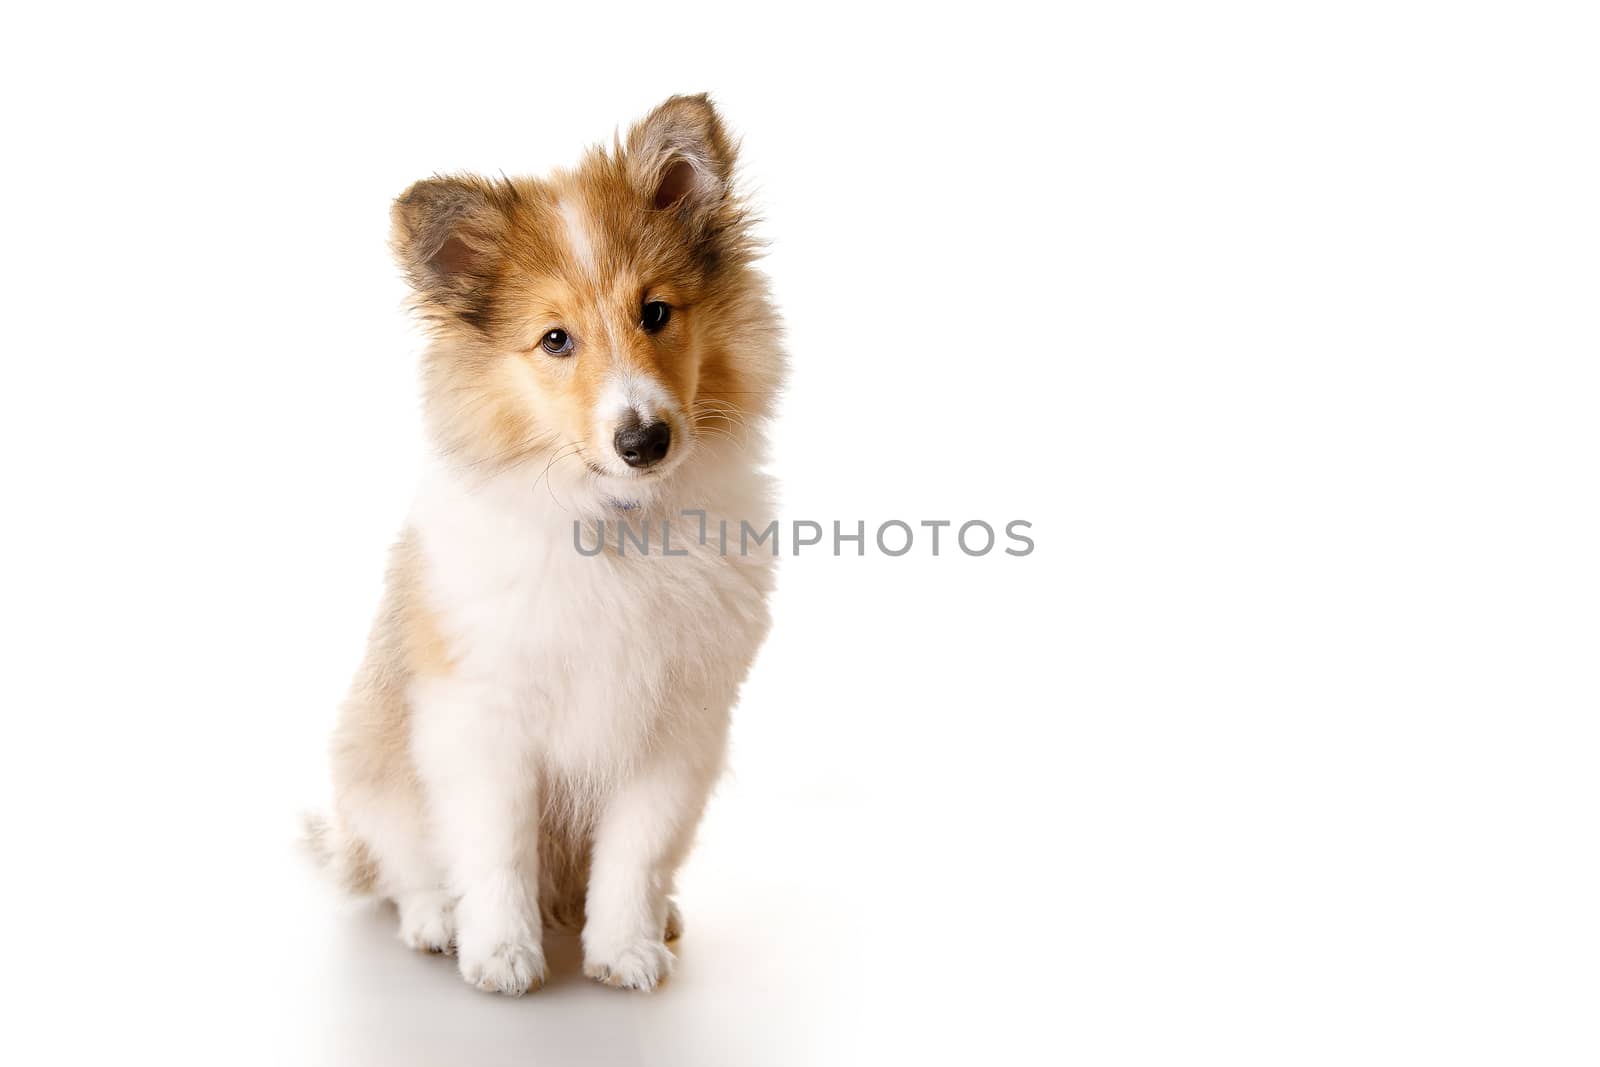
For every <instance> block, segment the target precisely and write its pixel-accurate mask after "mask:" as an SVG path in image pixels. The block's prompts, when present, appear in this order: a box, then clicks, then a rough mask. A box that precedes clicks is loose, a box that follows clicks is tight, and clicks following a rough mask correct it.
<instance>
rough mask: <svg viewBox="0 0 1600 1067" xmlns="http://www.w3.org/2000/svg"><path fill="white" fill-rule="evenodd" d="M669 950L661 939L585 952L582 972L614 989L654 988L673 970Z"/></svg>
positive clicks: (645, 989) (670, 951)
mask: <svg viewBox="0 0 1600 1067" xmlns="http://www.w3.org/2000/svg"><path fill="white" fill-rule="evenodd" d="M673 959H674V957H673V955H672V950H671V949H669V948H667V946H666V943H665V942H663V941H650V940H642V939H641V940H639V941H635V942H633V943H632V944H630V945H627V946H625V947H624V948H623V949H622V950H621V951H618V952H610V953H596V954H586V957H585V959H584V961H583V973H584V974H586V975H588V976H589V977H590V978H593V979H594V980H595V981H597V982H603V983H604V984H606V985H608V986H614V987H615V988H617V989H642V990H644V991H646V992H649V991H650V990H652V989H654V988H655V987H656V986H657V985H658V984H659V983H660V982H661V981H662V979H664V978H666V977H667V976H668V975H669V974H671V973H672V962H673Z"/></svg>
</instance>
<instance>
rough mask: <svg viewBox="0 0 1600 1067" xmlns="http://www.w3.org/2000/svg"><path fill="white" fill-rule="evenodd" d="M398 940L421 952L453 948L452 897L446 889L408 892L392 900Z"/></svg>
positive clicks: (453, 921)
mask: <svg viewBox="0 0 1600 1067" xmlns="http://www.w3.org/2000/svg"><path fill="white" fill-rule="evenodd" d="M395 906H396V907H397V908H399V909H400V940H401V941H403V942H404V943H405V945H406V947H407V948H414V949H417V950H419V951H422V952H444V953H447V954H448V953H450V952H453V951H455V939H456V915H455V901H454V900H452V899H451V898H450V896H449V895H448V894H446V893H411V894H408V895H406V896H404V897H401V898H400V899H399V900H397V901H395Z"/></svg>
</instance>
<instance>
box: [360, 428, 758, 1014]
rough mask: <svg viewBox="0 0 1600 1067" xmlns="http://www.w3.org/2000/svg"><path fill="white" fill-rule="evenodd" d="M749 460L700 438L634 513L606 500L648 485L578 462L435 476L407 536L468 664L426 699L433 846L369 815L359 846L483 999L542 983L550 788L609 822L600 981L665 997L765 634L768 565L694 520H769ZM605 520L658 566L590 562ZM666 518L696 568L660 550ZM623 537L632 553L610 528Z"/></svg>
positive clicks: (459, 660) (592, 888)
mask: <svg viewBox="0 0 1600 1067" xmlns="http://www.w3.org/2000/svg"><path fill="white" fill-rule="evenodd" d="M742 455H743V454H742V453H730V454H728V455H724V454H722V453H720V452H719V451H718V450H717V448H716V447H714V446H702V447H700V448H699V449H697V450H696V454H695V456H694V457H693V462H690V463H686V465H685V468H684V469H683V470H682V471H681V476H680V477H677V478H674V479H672V480H671V481H670V483H666V484H663V485H661V486H660V487H658V488H656V489H655V490H654V491H653V494H652V495H650V496H649V497H648V498H647V499H646V500H645V502H643V503H642V504H641V505H640V506H639V507H637V508H636V509H635V510H633V511H630V512H628V513H626V514H622V513H618V512H617V511H615V510H614V508H613V507H612V506H611V505H610V504H608V501H614V500H615V499H617V497H618V495H620V494H622V493H624V492H628V493H630V495H631V496H633V497H638V496H639V495H640V494H639V493H638V492H637V490H636V489H631V488H630V487H629V486H628V484H627V482H628V480H626V479H595V478H594V477H593V476H592V475H589V474H587V473H586V472H582V471H581V470H580V469H579V468H578V467H577V465H576V464H568V465H562V467H561V468H560V469H551V470H544V469H543V468H544V466H545V463H544V461H542V460H541V461H538V462H537V463H535V464H532V465H530V466H527V467H521V468H517V469H513V470H510V471H506V472H503V473H500V474H497V475H494V476H492V477H489V478H487V479H485V478H483V477H481V476H478V475H473V474H470V473H467V472H463V471H459V470H456V469H454V468H452V467H451V466H450V465H449V464H448V463H447V462H446V461H444V460H435V461H433V462H432V463H431V464H430V466H429V467H428V469H427V471H426V472H425V475H424V477H423V480H422V484H421V487H420V489H419V492H418V495H417V498H416V503H415V506H414V508H413V511H412V514H411V525H412V528H413V530H414V531H415V533H416V536H417V538H418V544H419V548H420V550H421V553H422V557H423V559H424V561H425V564H426V568H425V569H426V580H427V588H426V596H427V600H428V602H429V606H430V607H431V608H432V610H433V612H434V614H435V615H436V616H437V618H438V620H439V622H440V625H441V628H442V629H443V631H444V634H445V636H446V639H447V640H448V642H449V643H450V645H451V648H452V650H453V651H454V652H455V654H456V655H455V662H454V667H453V669H452V671H451V673H450V674H449V676H448V677H443V678H427V679H421V680H418V681H416V682H415V683H414V684H413V685H412V688H411V692H410V694H409V696H410V704H411V708H412V726H411V729H412V739H411V740H412V744H411V748H412V756H413V759H414V761H415V763H416V766H417V769H418V773H419V776H420V778H421V780H422V786H423V792H424V794H425V795H426V796H427V798H428V833H427V839H426V840H425V841H419V840H417V838H416V835H415V834H414V833H413V834H411V835H409V837H408V835H407V834H405V833H404V832H403V831H402V830H400V829H399V826H400V819H399V818H398V816H397V817H396V819H395V821H394V823H393V825H391V826H389V827H383V826H380V825H378V824H380V823H381V822H383V821H384V820H383V819H382V818H381V817H379V816H376V815H373V816H369V818H368V821H369V822H370V823H371V824H372V825H371V826H366V827H363V828H362V836H363V837H364V839H365V840H366V841H367V842H368V844H369V846H370V847H372V848H373V850H374V851H375V852H377V853H378V854H379V855H378V859H379V864H380V866H381V867H383V868H384V869H386V870H387V869H389V868H390V866H391V864H394V865H396V866H397V867H398V868H399V869H402V870H411V871H415V872H417V874H416V877H417V878H419V879H420V881H419V882H418V883H417V886H420V887H422V888H421V889H420V891H419V889H418V887H417V886H413V887H408V891H407V892H404V893H401V892H395V891H394V890H398V889H399V887H391V890H390V891H391V892H392V895H395V896H396V898H397V900H398V902H399V903H400V907H401V920H402V937H403V938H404V939H405V940H406V941H407V942H408V943H410V944H413V945H416V946H418V947H424V948H435V949H437V948H443V947H444V945H443V944H442V943H441V942H442V941H443V940H445V938H446V934H447V933H453V936H454V939H455V943H456V947H457V952H458V955H459V962H460V968H461V973H462V975H463V977H465V978H466V979H467V980H468V981H469V982H472V983H473V984H474V985H477V986H479V987H480V988H484V989H491V990H498V991H501V992H506V993H521V992H524V991H526V990H527V989H529V988H532V987H535V986H536V985H537V984H538V983H539V982H541V981H542V980H543V977H544V955H543V952H542V949H541V945H540V924H539V909H538V902H537V900H536V899H534V897H535V895H536V894H537V891H538V889H537V887H538V886H539V874H538V870H537V864H538V862H539V854H538V847H537V836H536V835H537V834H538V832H539V818H540V812H539V810H538V808H537V802H536V799H535V798H536V797H537V796H538V795H539V791H540V788H541V787H543V788H544V789H546V790H547V791H552V790H553V791H556V792H558V793H559V794H560V795H562V796H564V797H569V798H571V809H572V810H571V817H572V818H573V819H575V820H577V821H580V822H583V823H585V824H592V826H593V827H594V853H593V861H592V866H591V872H590V880H589V891H588V898H587V910H588V917H587V923H586V925H585V928H584V932H583V943H584V956H585V961H584V966H585V971H586V973H588V974H590V975H591V976H593V977H596V978H599V979H602V980H604V981H608V982H610V983H611V984H614V985H620V986H624V987H629V988H640V989H650V988H653V987H654V986H655V984H656V983H657V982H658V981H659V980H660V979H661V978H662V977H664V976H665V975H666V974H667V973H668V971H669V970H670V968H671V965H672V954H671V952H670V951H669V950H668V949H667V947H666V945H665V943H664V939H663V933H664V931H665V930H666V929H667V927H668V926H669V925H670V923H669V918H670V919H671V920H672V921H673V922H675V914H674V915H670V916H669V912H670V909H671V902H670V901H669V899H668V896H667V894H668V893H669V892H670V890H671V885H672V878H673V874H674V870H675V868H676V866H677V864H678V862H679V861H680V860H681V858H682V856H683V854H684V852H685V851H686V850H687V847H688V844H689V838H690V836H691V835H692V833H693V830H694V827H695V824H696V823H697V822H698V819H699V816H700V812H701V809H702V807H703V806H704V804H705V802H706V799H707V796H708V794H709V792H710V790H711V787H712V785H713V783H714V781H715V780H716V778H717V775H718V773H719V771H720V769H721V766H722V759H723V750H724V745H725V739H726V734H727V727H728V713H729V710H730V709H731V707H732V705H733V703H734V701H735V699H736V696H737V692H738V688H739V685H740V683H741V681H742V679H743V677H744V675H745V672H746V670H747V669H748V667H749V664H750V661H751V660H752V658H753V657H754V655H755V652H756V649H757V648H758V647H759V645H760V642H761V640H762V638H763V637H764V636H765V633H766V629H767V613H766V606H765V594H766V592H767V590H768V588H769V587H770V582H771V577H770V574H769V570H770V566H771V563H772V559H771V557H770V556H752V557H751V558H748V559H741V558H738V557H736V556H729V557H726V558H724V557H721V556H719V555H718V552H717V545H716V543H715V539H712V542H711V543H710V544H709V545H706V546H701V545H700V544H699V543H698V536H699V531H700V528H701V527H700V523H701V520H700V517H699V516H698V515H697V514H696V515H689V516H683V515H682V514H680V512H681V511H682V510H683V509H705V510H706V511H707V512H708V515H709V518H708V525H709V527H710V528H711V529H713V530H714V529H715V528H716V524H717V522H718V519H719V518H721V517H726V518H727V519H728V521H729V522H730V523H732V524H734V525H735V526H737V524H738V522H739V521H740V520H741V519H743V520H748V521H750V522H752V523H757V522H759V523H761V524H763V525H764V524H765V522H766V521H767V520H768V516H769V507H770V506H769V503H768V492H767V485H766V480H765V478H764V477H763V476H761V475H759V474H757V473H755V472H754V471H752V470H751V469H750V468H749V464H748V462H747V461H746V460H744V459H742V458H741V456H742ZM541 477H542V478H544V479H545V480H547V481H548V485H542V484H540V481H541ZM656 481H664V480H656ZM612 482H616V483H617V484H616V485H615V486H610V485H609V483H612ZM601 518H603V519H605V520H607V522H608V524H609V523H614V522H615V521H616V520H617V519H619V518H625V519H626V520H627V521H629V522H631V523H632V524H634V528H635V529H636V530H637V529H638V527H639V525H640V524H641V523H648V524H649V525H650V527H651V529H650V533H649V536H650V545H651V553H652V554H651V555H649V556H643V557H641V556H640V555H639V554H638V553H637V552H636V551H634V550H633V546H632V544H631V543H630V545H629V548H628V554H627V555H624V556H622V557H619V556H617V555H616V553H615V552H614V551H610V552H606V553H604V554H602V555H599V556H594V557H586V556H583V555H581V554H579V552H578V551H577V549H576V548H575V546H574V544H573V523H574V521H575V520H578V521H583V522H584V524H585V525H584V528H583V533H584V544H585V545H586V546H588V545H592V544H593V542H594V538H595V528H594V521H595V520H596V519H601ZM663 520H666V521H667V522H669V523H670V525H671V526H672V532H671V539H672V547H673V550H674V552H677V551H680V550H685V549H686V550H688V552H689V554H688V555H687V556H676V555H674V556H670V557H668V556H662V555H661V554H660V544H661V522H662V521H663ZM607 541H608V543H610V544H611V545H612V546H613V548H614V547H615V544H616V534H615V532H614V529H613V528H611V527H610V526H608V533H607ZM377 810H380V811H381V810H382V809H381V808H379V809H377ZM375 830H377V831H380V832H374V831H375ZM429 857H433V859H432V860H430V859H429ZM430 862H431V863H433V864H434V868H433V874H432V876H431V879H430V877H429V875H428V873H427V872H428V868H429V864H430ZM430 881H431V883H432V884H433V885H435V886H438V885H442V886H443V887H444V891H443V892H442V893H441V892H438V891H437V890H434V891H430V890H429V889H428V888H427V887H428V886H429V885H430ZM451 902H454V904H453V907H451V906H450V904H451Z"/></svg>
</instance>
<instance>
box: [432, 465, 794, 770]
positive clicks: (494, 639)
mask: <svg viewBox="0 0 1600 1067" xmlns="http://www.w3.org/2000/svg"><path fill="white" fill-rule="evenodd" d="M534 473H535V475H536V474H537V471H535V472H534ZM707 473H708V475H710V476H711V477H709V478H702V479H700V480H697V481H687V480H686V481H685V483H684V484H683V485H682V486H681V487H680V488H679V489H678V490H677V491H676V492H674V493H671V494H668V495H666V496H663V497H662V498H661V499H658V500H656V501H654V502H652V503H651V504H649V505H646V506H643V507H640V508H637V509H635V510H633V511H628V512H620V511H616V510H610V511H609V512H608V511H607V509H606V507H605V505H604V504H603V502H601V501H598V500H587V499H577V498H574V497H572V496H569V495H565V494H558V493H555V492H551V491H549V490H548V489H547V488H546V487H543V486H539V485H538V484H537V482H536V478H533V477H530V476H529V475H528V473H527V472H526V471H516V472H508V473H505V474H500V475H496V476H494V477H491V478H487V479H485V478H474V477H471V476H463V475H462V474H460V473H459V472H455V471H452V470H450V469H447V468H444V467H442V466H441V467H434V468H431V469H430V470H429V471H428V472H427V473H426V474H425V476H424V478H423V481H422V484H421V487H420V490H419V493H418V497H417V502H416V506H415V508H414V509H413V513H412V516H411V524H412V528H413V530H414V532H415V535H416V537H417V540H418V547H419V549H420V552H421V556H422V560H423V564H424V575H423V582H424V589H423V591H422V592H423V595H424V597H425V600H426V603H427V606H428V608H429V609H430V610H431V612H432V614H433V616H434V617H435V619H436V620H437V622H438V624H439V628H440V631H441V635H442V636H443V638H444V640H445V643H446V645H447V646H448V649H449V651H450V654H451V659H452V664H453V666H452V670H451V673H450V675H449V677H448V678H445V679H423V680H419V681H418V682H417V683H415V689H414V693H413V698H414V701H415V703H417V704H418V705H419V710H423V711H424V712H425V714H426V715H427V716H428V717H429V718H431V719H433V720H435V721H434V724H433V725H434V726H435V727H438V726H440V725H441V724H440V723H439V722H438V720H439V719H440V718H453V717H454V716H455V715H456V714H457V713H458V712H457V711H456V708H457V706H458V705H459V706H464V705H469V704H470V705H471V706H472V707H471V710H470V711H467V710H461V711H460V712H459V714H461V715H464V716H466V715H470V716H471V717H472V718H473V719H474V720H475V721H478V722H486V724H487V725H489V726H490V728H492V729H496V730H501V731H504V733H505V739H506V742H507V743H508V744H510V745H515V746H517V747H523V746H526V748H527V749H528V750H530V751H531V752H533V753H535V754H537V757H538V758H539V759H540V761H541V762H543V763H545V764H546V765H547V766H549V767H550V768H551V769H552V770H555V771H557V772H558V773H561V774H563V775H564V776H582V777H593V776H595V775H599V776H603V777H609V776H610V775H612V774H615V773H616V772H617V771H618V770H620V769H621V768H622V767H623V766H626V765H627V764H629V763H631V762H633V761H634V760H636V759H638V758H639V757H640V756H641V754H642V753H644V752H645V751H647V750H648V749H649V748H650V747H651V746H653V745H656V744H660V743H664V739H671V738H674V737H682V738H683V739H684V740H690V739H691V738H698V739H703V738H704V736H705V735H706V734H707V733H708V732H714V733H720V732H721V728H722V723H723V721H724V720H725V718H726V715H727V713H728V710H729V708H730V707H731V706H732V703H733V701H734V699H735V698H736V695H737V691H738V687H739V684H740V682H741V681H742V680H743V678H744V675H745V672H746V671H747V670H748V668H749V665H750V662H751V660H752V659H753V657H754V655H755V652H756V650H757V649H758V648H759V646H760V644H761V641H762V639H763V638H764V637H765V635H766V630H767V626H768V619H767V613H766V606H765V599H766V593H767V591H768V589H769V588H770V586H771V581H772V577H771V570H772V564H773V558H772V556H771V554H770V552H768V551H767V550H765V549H758V550H756V551H755V552H754V553H753V554H751V555H748V556H744V555H740V554H739V551H738V546H737V543H735V544H734V545H733V546H730V548H729V550H728V552H727V554H723V552H722V551H721V548H720V544H719V538H718V537H717V536H716V534H715V531H716V530H717V529H718V528H719V520H720V519H722V518H726V519H727V520H728V521H729V523H730V525H731V527H732V529H733V530H734V531H737V530H738V529H739V524H740V522H741V520H743V521H748V522H751V523H752V524H756V523H762V524H764V523H765V522H766V521H767V503H766V498H767V485H766V482H765V479H764V477H762V476H761V475H759V474H756V473H754V472H750V471H740V470H731V471H730V470H722V471H709V472H707ZM713 486H714V490H713V489H708V488H707V487H713ZM686 509H703V510H705V511H706V512H707V524H706V525H707V528H708V529H709V530H710V531H712V535H711V536H710V537H709V538H707V540H706V543H704V544H702V543H701V542H700V535H701V529H702V523H701V519H700V517H699V516H698V515H697V514H691V515H688V516H685V515H684V514H683V511H684V510H686ZM596 520H602V521H604V522H605V529H606V540H607V542H608V543H609V547H608V549H607V550H606V551H604V552H602V553H600V554H598V555H594V556H587V555H584V554H583V553H581V552H579V551H578V549H577V547H576V545H575V543H574V529H573V525H574V522H575V521H578V522H581V523H582V537H583V543H584V545H585V547H586V548H587V547H592V546H593V545H594V543H595V537H596ZM618 521H626V522H629V523H630V524H631V525H632V528H633V530H634V531H635V532H636V533H637V532H638V531H639V530H641V529H643V528H646V527H648V529H649V535H648V536H649V551H648V552H640V551H638V549H637V548H636V546H635V544H634V543H633V542H631V541H630V542H629V543H628V544H627V545H626V548H625V550H624V552H623V553H622V554H621V555H619V554H618V553H617V551H616V547H617V536H618V535H617V530H616V523H617V522H618ZM663 523H666V524H667V525H668V526H669V527H670V533H669V536H670V539H671V545H672V549H673V552H674V553H677V552H680V551H681V552H685V553H687V554H685V555H677V554H673V555H665V554H663V552H662V524H663ZM696 743H698V741H697V742H696Z"/></svg>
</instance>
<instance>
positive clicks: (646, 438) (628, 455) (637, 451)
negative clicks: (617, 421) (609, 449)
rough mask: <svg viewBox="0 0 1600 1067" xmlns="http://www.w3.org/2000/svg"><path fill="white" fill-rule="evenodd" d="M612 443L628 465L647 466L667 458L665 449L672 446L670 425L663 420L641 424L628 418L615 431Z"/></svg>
mask: <svg viewBox="0 0 1600 1067" xmlns="http://www.w3.org/2000/svg"><path fill="white" fill-rule="evenodd" d="M613 444H615V445H616V446H617V455H619V456H621V457H622V462H624V463H626V464H627V465H628V466H630V467H648V466H650V465H651V464H653V463H660V462H661V461H662V460H664V459H666V458H667V449H669V448H671V447H672V427H670V426H668V425H667V424H666V423H664V422H652V423H651V424H650V425H648V426H641V425H639V421H638V420H637V419H630V420H628V422H626V423H624V424H623V426H622V428H621V429H620V430H618V431H617V436H616V439H615V441H613Z"/></svg>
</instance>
